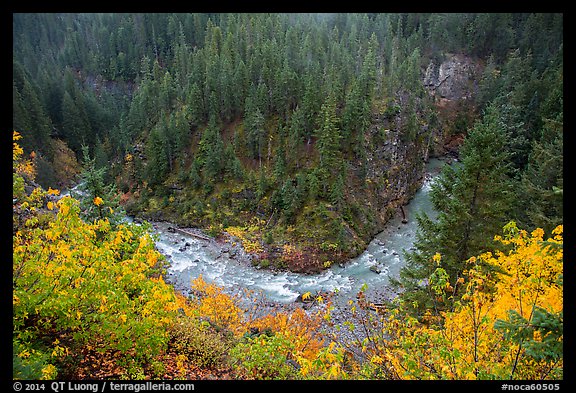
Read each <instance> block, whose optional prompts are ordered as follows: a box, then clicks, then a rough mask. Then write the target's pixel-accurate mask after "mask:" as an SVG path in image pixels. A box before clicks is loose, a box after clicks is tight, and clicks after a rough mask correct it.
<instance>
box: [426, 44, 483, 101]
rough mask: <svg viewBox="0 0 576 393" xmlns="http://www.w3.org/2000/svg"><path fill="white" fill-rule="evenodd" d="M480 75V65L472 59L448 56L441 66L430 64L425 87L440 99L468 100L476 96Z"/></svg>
mask: <svg viewBox="0 0 576 393" xmlns="http://www.w3.org/2000/svg"><path fill="white" fill-rule="evenodd" d="M480 75H481V70H480V66H479V64H478V63H477V62H475V61H474V60H472V59H471V58H469V57H466V56H464V55H460V54H458V55H453V54H448V55H446V59H445V60H444V61H443V62H442V63H440V64H436V63H434V62H430V64H429V65H428V68H427V69H426V74H425V76H424V85H425V86H426V88H427V89H428V91H429V92H431V93H432V94H434V95H435V96H437V97H439V98H445V99H448V100H451V101H453V100H467V99H470V98H472V97H474V96H475V95H476V93H477V90H478V83H477V82H478V80H479V77H480Z"/></svg>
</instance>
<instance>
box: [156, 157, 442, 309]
mask: <svg viewBox="0 0 576 393" xmlns="http://www.w3.org/2000/svg"><path fill="white" fill-rule="evenodd" d="M443 165H445V162H444V161H441V160H437V159H431V160H430V161H429V162H428V163H427V165H426V176H425V179H424V181H423V184H422V187H421V188H420V189H419V190H418V191H417V192H416V194H415V195H414V197H413V198H412V199H411V200H410V202H409V203H408V204H407V205H406V206H404V212H405V214H406V218H407V219H408V221H407V223H403V222H402V220H403V217H402V214H400V211H399V212H398V214H397V215H396V216H395V217H394V218H392V219H391V220H390V221H389V222H388V223H387V224H386V227H385V229H384V230H383V231H382V232H380V233H379V234H378V235H376V236H375V238H374V239H373V240H372V241H371V242H370V244H369V245H368V247H367V248H366V250H365V251H364V252H363V253H362V254H361V255H359V256H358V257H356V258H354V259H351V260H350V261H348V262H347V263H345V264H342V265H336V264H335V265H333V266H331V267H330V268H329V269H326V270H325V271H323V272H321V273H318V274H303V273H294V272H287V271H285V272H275V271H271V270H267V269H258V268H255V267H253V266H252V265H251V264H250V263H248V262H246V260H242V258H238V256H237V255H234V254H235V253H236V251H235V250H232V251H230V248H229V247H223V246H222V245H221V244H220V245H218V244H216V242H214V241H207V240H202V239H199V238H197V237H194V236H188V235H186V234H184V233H182V232H180V231H175V230H174V229H173V228H172V224H170V223H166V222H157V223H154V224H153V228H154V230H155V232H156V233H157V235H158V240H157V242H156V246H157V248H158V250H159V251H160V252H161V253H163V254H164V255H165V256H166V257H167V258H168V259H169V261H170V266H169V268H168V271H167V273H168V276H167V281H169V282H171V283H172V284H174V286H175V287H176V288H177V289H179V290H181V291H183V292H186V291H187V290H188V289H190V286H191V280H193V279H195V278H197V277H198V276H199V275H202V277H203V278H204V279H205V280H206V281H208V282H214V283H215V284H217V285H219V286H221V287H224V288H225V289H227V290H230V291H234V290H237V289H240V288H246V289H251V290H255V291H257V292H262V294H263V295H264V297H265V298H267V299H269V300H270V301H271V302H279V303H291V302H294V301H295V300H296V299H297V298H298V296H299V295H300V294H303V293H306V292H311V293H312V294H315V293H318V292H335V295H334V296H335V297H336V300H340V301H347V300H348V299H352V298H353V297H355V296H356V294H357V293H358V291H360V289H361V287H362V286H363V285H364V284H365V285H366V286H367V290H366V296H367V298H369V299H370V300H371V301H376V302H377V301H381V300H384V299H383V298H388V299H390V298H391V297H393V296H394V294H393V293H390V283H389V279H390V277H397V276H398V274H399V271H400V268H401V267H402V266H403V265H404V261H405V256H404V251H408V250H410V249H411V247H413V242H414V240H415V235H416V231H417V227H418V224H417V220H416V215H417V213H418V212H424V213H426V214H428V215H429V216H432V217H433V216H434V213H435V212H434V208H433V206H432V202H431V200H430V195H429V193H430V189H431V185H432V183H433V182H434V180H435V178H436V176H437V175H438V174H439V172H440V169H441V168H442V166H443ZM373 265H376V267H377V268H378V269H377V270H379V271H380V273H376V272H375V271H373V270H371V267H372V266H373ZM373 269H374V270H376V269H375V268H373ZM370 297H372V298H370Z"/></svg>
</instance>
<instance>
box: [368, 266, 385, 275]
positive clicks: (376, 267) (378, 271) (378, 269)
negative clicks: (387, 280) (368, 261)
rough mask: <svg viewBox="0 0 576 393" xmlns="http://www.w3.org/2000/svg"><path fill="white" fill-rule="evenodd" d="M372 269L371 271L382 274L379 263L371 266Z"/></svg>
mask: <svg viewBox="0 0 576 393" xmlns="http://www.w3.org/2000/svg"><path fill="white" fill-rule="evenodd" d="M370 271H371V272H374V273H376V274H380V272H381V271H382V270H381V269H380V266H379V265H377V264H375V265H372V266H370Z"/></svg>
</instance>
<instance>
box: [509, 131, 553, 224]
mask: <svg viewBox="0 0 576 393" xmlns="http://www.w3.org/2000/svg"><path fill="white" fill-rule="evenodd" d="M563 162H564V153H563V124H562V123H560V122H556V121H553V120H548V121H547V122H546V123H545V127H544V129H543V136H542V140H541V141H537V142H534V147H533V149H532V152H531V154H530V157H529V159H528V165H527V168H526V170H525V171H524V172H523V174H522V179H521V182H520V186H519V187H518V190H517V193H518V196H517V200H518V201H519V207H520V209H519V216H520V222H521V223H522V224H523V226H522V227H523V228H527V229H536V228H542V229H544V231H545V232H547V233H548V232H549V231H551V230H552V229H554V228H556V226H558V225H561V224H562V222H563V217H564V214H563V213H564V212H563V204H564V198H563V188H564V187H563V178H564V175H563V173H564V168H563V167H564V165H563ZM527 196H529V197H527Z"/></svg>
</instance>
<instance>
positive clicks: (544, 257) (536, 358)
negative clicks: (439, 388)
mask: <svg viewBox="0 0 576 393" xmlns="http://www.w3.org/2000/svg"><path fill="white" fill-rule="evenodd" d="M552 235H553V236H552V237H551V238H548V239H546V240H544V233H543V231H542V230H541V229H537V230H535V231H533V232H532V233H527V232H526V231H524V230H520V229H518V228H517V227H516V224H515V223H513V222H512V223H510V224H508V225H507V226H506V227H505V228H504V236H496V237H495V240H497V241H499V242H500V243H501V245H502V249H503V250H502V251H498V252H496V253H494V254H493V253H485V254H481V255H479V256H477V257H472V258H470V259H468V260H467V261H466V264H467V269H466V270H465V271H464V274H463V276H462V277H460V278H458V279H457V281H456V282H453V283H450V282H448V281H444V279H445V278H446V277H447V275H446V274H445V272H442V269H441V268H438V269H437V271H436V272H435V280H434V279H431V280H430V284H429V285H430V286H432V287H433V288H434V289H435V290H436V291H437V294H438V295H439V297H440V298H442V297H450V296H454V295H453V294H454V292H455V291H454V287H456V286H459V285H460V286H463V288H464V294H463V295H462V296H461V298H460V299H453V300H455V302H454V304H455V306H454V308H453V310H451V311H449V312H441V313H440V315H435V314H434V313H433V310H429V311H428V312H427V313H426V315H423V316H422V317H421V318H420V319H417V318H415V317H413V316H409V315H408V313H406V312H403V307H402V305H399V306H398V307H396V308H393V309H391V310H390V311H389V312H388V313H387V315H386V317H384V318H383V320H382V323H383V326H384V329H383V332H384V333H385V335H386V336H387V339H383V338H382V337H383V336H382V335H378V334H375V333H373V334H372V340H370V342H369V343H367V344H366V346H365V348H363V350H364V351H365V352H366V353H368V354H369V355H368V356H367V358H369V359H371V362H370V363H371V364H370V365H369V367H367V370H366V369H365V370H364V371H365V372H367V373H368V374H369V375H373V376H380V377H384V378H393V379H426V380H428V379H467V380H470V379H532V380H533V379H537V380H541V379H562V376H563V353H562V344H563V293H562V274H563V264H562V259H563V252H562V245H563V238H562V226H558V227H557V228H556V229H555V230H554V231H553V233H552ZM435 257H436V258H441V256H440V255H437V256H435ZM441 281H442V283H441V285H439V282H441Z"/></svg>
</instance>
